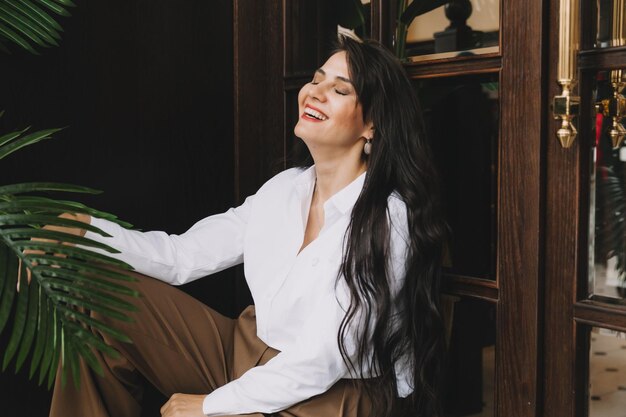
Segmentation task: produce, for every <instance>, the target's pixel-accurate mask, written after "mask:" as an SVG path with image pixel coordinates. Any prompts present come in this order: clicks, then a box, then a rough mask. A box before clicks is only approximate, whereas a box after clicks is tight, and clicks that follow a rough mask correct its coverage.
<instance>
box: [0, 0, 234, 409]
mask: <svg viewBox="0 0 626 417" xmlns="http://www.w3.org/2000/svg"><path fill="white" fill-rule="evenodd" d="M77 3H78V8H76V9H74V10H73V12H72V14H73V17H71V18H69V19H62V20H61V24H62V25H63V27H64V28H65V33H64V35H63V40H62V43H61V46H60V47H59V48H51V49H47V50H43V51H42V55H41V56H32V55H30V54H28V53H24V52H20V51H17V50H16V49H15V48H14V49H13V50H14V53H13V54H12V55H0V109H4V110H5V111H6V113H5V116H4V117H2V118H0V133H6V132H9V131H12V130H16V129H19V128H23V127H25V126H28V125H32V126H33V128H34V129H44V128H50V127H61V126H67V128H66V129H65V130H63V131H62V132H60V133H58V134H56V135H55V139H52V140H49V141H45V142H43V143H40V144H37V145H34V146H33V147H30V148H27V149H24V150H22V151H20V152H18V153H16V154H13V155H12V156H10V157H8V158H6V159H5V160H3V161H2V162H1V163H0V184H9V183H13V182H21V181H36V180H46V181H59V182H69V183H74V184H80V185H86V186H91V187H94V188H98V189H100V190H103V191H104V194H102V195H98V196H72V198H75V199H77V200H79V201H81V202H84V203H87V204H89V205H91V206H93V207H96V208H98V209H101V210H105V211H110V212H113V213H115V214H117V215H118V216H120V217H121V218H123V219H124V220H127V221H129V222H131V223H132V224H134V225H135V227H137V228H139V229H143V230H155V229H157V230H166V231H168V232H171V233H181V232H183V231H185V230H186V229H187V228H188V227H189V226H191V225H192V224H193V223H194V222H195V221H197V220H199V219H200V218H202V217H204V216H206V215H209V214H212V213H217V212H221V211H224V210H226V209H227V208H228V207H230V206H232V205H233V204H234V200H235V194H234V177H233V173H234V170H235V167H234V162H233V161H234V157H233V154H234V145H233V16H232V14H233V5H232V0H212V1H199V0H188V1H184V2H172V1H164V0H150V1H147V0H131V1H129V0H90V1H81V2H77ZM234 276H235V272H234V271H232V270H231V271H226V272H224V273H221V274H218V275H217V276H216V277H212V279H208V280H202V282H197V283H193V284H189V285H187V286H185V287H183V289H184V290H186V291H188V292H190V293H191V294H192V295H194V296H196V297H198V298H200V299H202V301H204V302H206V303H207V304H209V305H211V306H213V307H215V308H216V309H218V310H219V311H222V312H223V313H225V314H228V315H234V314H236V309H237V306H236V304H235V302H234V300H233V297H230V296H229V295H228V294H232V293H233V288H234V287H233V285H234V280H233V277H234ZM225 294H226V296H225ZM5 333H6V332H5ZM5 343H6V335H5V336H4V338H3V339H0V351H4V348H3V347H2V346H3V344H5ZM49 395H50V394H49V393H48V392H47V391H46V390H45V389H38V388H37V387H36V384H35V383H34V382H32V381H28V380H27V377H26V376H25V375H22V374H20V375H17V376H13V372H12V370H10V369H9V370H7V371H5V372H4V373H0V410H2V411H0V414H1V415H2V416H3V417H13V416H20V417H23V416H32V417H39V416H47V413H48V407H49ZM151 396H152V398H153V399H154V401H153V403H158V402H159V401H160V399H159V398H158V395H156V394H154V393H153V394H150V395H148V397H149V398H150V397H151ZM158 405H160V404H158ZM154 407H156V408H154ZM154 407H153V408H150V407H148V408H147V409H146V412H145V415H158V406H154Z"/></svg>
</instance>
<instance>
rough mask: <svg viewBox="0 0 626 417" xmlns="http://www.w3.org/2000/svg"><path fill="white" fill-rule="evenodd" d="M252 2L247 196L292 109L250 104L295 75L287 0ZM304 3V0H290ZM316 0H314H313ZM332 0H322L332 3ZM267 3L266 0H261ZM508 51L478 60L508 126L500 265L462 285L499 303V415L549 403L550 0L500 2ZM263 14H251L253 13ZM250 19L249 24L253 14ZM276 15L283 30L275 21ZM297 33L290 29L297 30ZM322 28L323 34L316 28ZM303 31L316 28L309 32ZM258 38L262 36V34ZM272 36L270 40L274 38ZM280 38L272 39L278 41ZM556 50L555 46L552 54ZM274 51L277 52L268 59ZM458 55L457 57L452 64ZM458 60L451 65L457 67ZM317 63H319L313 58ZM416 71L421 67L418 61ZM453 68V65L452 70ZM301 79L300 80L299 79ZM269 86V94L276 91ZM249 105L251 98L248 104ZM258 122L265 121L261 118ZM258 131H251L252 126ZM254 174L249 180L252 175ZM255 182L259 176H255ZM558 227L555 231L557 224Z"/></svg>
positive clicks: (241, 18)
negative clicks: (255, 75)
mask: <svg viewBox="0 0 626 417" xmlns="http://www.w3.org/2000/svg"><path fill="white" fill-rule="evenodd" d="M286 1H290V0H282V1H280V0H273V1H270V2H248V1H243V0H235V2H234V3H235V13H234V15H235V31H236V33H235V74H236V75H235V77H236V79H235V91H236V108H235V118H236V120H235V123H236V126H235V143H236V156H235V158H236V173H235V175H236V178H237V179H236V183H237V184H238V188H237V194H238V197H239V198H240V199H241V198H242V197H243V196H245V195H246V194H247V193H249V192H250V191H254V189H256V188H255V187H256V186H258V185H259V184H258V183H259V182H260V181H261V180H262V179H264V178H268V177H269V175H270V173H271V168H270V167H269V166H268V165H267V164H266V163H265V162H264V160H263V159H261V160H258V159H255V156H254V155H255V153H256V152H258V150H259V149H265V151H268V150H269V152H271V153H273V154H275V153H280V152H281V149H282V150H284V149H285V148H284V144H285V130H284V122H285V120H286V113H285V112H286V111H287V110H286V109H285V108H283V114H282V115H277V114H276V113H275V112H272V114H271V115H269V116H271V117H278V118H279V119H280V120H282V123H283V124H282V125H280V123H278V122H275V123H271V124H264V123H263V119H265V120H267V119H266V118H267V117H268V115H267V114H266V113H264V112H256V113H253V112H244V111H243V107H242V106H243V105H244V102H245V103H248V104H246V106H250V105H254V103H255V101H257V102H258V100H259V99H261V97H262V98H263V100H270V101H271V102H273V103H276V104H277V105H278V103H280V104H281V105H283V106H284V105H285V91H286V90H285V88H286V87H289V88H291V87H294V85H295V84H294V83H296V82H298V80H296V79H295V78H294V79H293V80H291V83H290V79H289V77H288V76H289V74H287V73H281V72H280V71H281V69H284V68H287V67H288V65H287V63H286V62H284V61H280V64H281V65H278V62H277V61H278V60H284V59H285V57H286V56H287V55H286V54H285V50H286V49H287V48H288V44H287V42H290V40H289V39H288V36H287V35H288V34H287V28H292V26H291V25H290V24H289V22H287V21H286V20H287V19H290V18H291V17H289V16H290V15H289V14H288V13H287V12H286V8H285V4H286V3H285V2H286ZM291 1H292V2H293V3H298V2H300V1H305V0H291ZM309 1H310V0H309ZM326 1H328V0H318V2H319V4H320V7H321V8H323V7H328V5H327V4H326ZM261 3H263V4H261ZM390 3H391V2H389V1H385V0H373V2H372V14H373V15H372V37H373V38H375V39H378V40H380V41H381V42H383V43H384V44H386V45H387V46H391V42H392V30H393V21H394V19H395V16H394V14H393V12H394V11H393V10H392V7H391V6H390ZM502 3H503V4H502V7H501V25H500V27H501V33H500V37H501V42H500V44H501V45H502V47H501V51H502V53H501V54H499V55H498V54H496V55H494V56H491V57H487V58H486V59H482V60H481V63H482V64H481V65H483V66H482V67H481V66H480V65H474V72H476V73H479V72H485V71H489V72H493V71H499V73H500V80H501V81H500V102H501V114H500V120H501V123H500V124H501V127H500V149H499V156H498V190H499V191H498V203H497V212H498V219H497V232H498V243H497V262H496V263H497V267H496V284H495V285H494V284H490V285H489V286H487V285H482V286H481V285H477V286H472V285H471V284H469V285H466V284H467V283H461V284H462V285H461V286H463V285H465V286H464V287H462V288H463V291H465V292H464V294H474V296H476V297H479V298H480V297H483V298H487V299H490V300H492V301H494V302H496V304H497V339H496V370H495V372H496V381H499V382H501V383H499V384H497V385H496V404H497V409H496V410H495V411H496V415H497V416H501V417H505V416H506V417H509V416H519V417H536V416H538V415H540V413H541V407H542V404H541V403H542V398H543V397H542V396H541V389H542V377H543V374H542V372H541V367H542V364H543V362H542V353H541V352H542V348H543V344H542V342H543V340H542V326H541V321H540V320H541V317H542V308H541V306H542V301H543V286H542V277H543V272H544V271H543V268H544V265H543V262H544V257H543V239H544V234H545V233H546V231H545V227H544V224H545V222H544V217H543V208H544V207H545V203H544V202H545V191H546V190H545V187H544V186H542V184H544V179H545V175H546V166H545V159H544V158H543V157H542V155H543V153H542V152H544V150H545V148H546V134H545V131H546V129H545V128H546V125H547V124H548V123H547V116H546V114H547V100H546V86H547V83H548V81H547V78H546V75H547V73H546V67H547V66H546V63H545V62H546V61H545V60H546V56H548V44H547V43H546V42H545V36H546V30H547V27H546V26H547V25H546V24H547V23H548V16H549V14H548V13H549V8H548V7H547V5H548V2H546V1H534V0H518V1H516V2H502ZM266 18H269V19H271V20H270V23H269V26H267V25H265V26H264V27H263V28H257V26H255V25H258V24H259V23H258V22H259V21H261V20H263V19H266ZM253 20H254V21H256V22H257V23H254V22H252V21H253ZM247 22H251V26H250V27H248V26H247V25H248V23H247ZM277 23H278V24H279V25H280V26H279V27H282V33H280V32H277V31H276V28H275V27H274V26H272V25H276V24H277ZM259 30H262V31H263V36H269V38H268V39H267V40H266V41H261V38H260V37H258V38H256V37H255V35H257V34H258V31H259ZM291 35H293V33H291ZM318 35H319V34H318ZM303 36H312V34H310V33H309V34H304V35H303ZM313 36H317V35H313ZM255 39H259V41H258V42H257V41H256V40H255ZM264 42H268V44H269V45H271V47H269V48H268V46H267V44H265V43H264ZM271 48H275V49H273V50H272V49H271ZM550 56H551V55H550ZM270 61H271V62H270ZM250 65H253V66H254V67H256V68H257V69H260V70H261V71H263V72H264V74H265V76H269V77H273V78H271V80H272V81H271V87H270V85H266V86H265V87H263V88H261V87H250V88H252V90H249V89H247V88H248V87H246V86H248V85H249V83H250V82H251V81H250V80H249V79H247V75H246V74H247V72H246V71H248V72H249V68H250ZM455 65H456V66H455ZM424 68H426V70H427V71H430V73H431V75H433V74H436V72H437V71H440V70H442V69H444V66H443V65H440V63H434V64H432V65H431V66H430V67H422V69H424ZM451 68H452V69H453V71H456V73H459V72H461V71H463V65H457V64H453V65H452V66H451ZM452 69H451V70H452ZM312 70H314V68H312ZM411 70H413V71H418V72H419V70H420V69H419V68H412V69H411ZM451 70H449V73H452V72H450V71H451ZM292 84H294V85H292ZM270 95H271V96H270ZM248 108H249V107H248ZM255 126H256V127H259V128H258V129H256V128H254V127H255ZM251 135H252V136H251ZM247 181H251V182H250V183H248V182H247ZM254 182H256V183H255V184H253V183H254ZM551 232H554V231H553V229H551Z"/></svg>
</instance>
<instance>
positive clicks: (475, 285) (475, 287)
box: [443, 274, 498, 302]
mask: <svg viewBox="0 0 626 417" xmlns="http://www.w3.org/2000/svg"><path fill="white" fill-rule="evenodd" d="M443 291H444V292H445V293H446V294H450V295H460V296H468V297H471V298H478V299H481V300H486V301H492V302H495V301H498V287H497V286H496V282H495V281H492V280H489V279H479V278H474V277H463V276H459V275H447V274H446V275H444V284H443Z"/></svg>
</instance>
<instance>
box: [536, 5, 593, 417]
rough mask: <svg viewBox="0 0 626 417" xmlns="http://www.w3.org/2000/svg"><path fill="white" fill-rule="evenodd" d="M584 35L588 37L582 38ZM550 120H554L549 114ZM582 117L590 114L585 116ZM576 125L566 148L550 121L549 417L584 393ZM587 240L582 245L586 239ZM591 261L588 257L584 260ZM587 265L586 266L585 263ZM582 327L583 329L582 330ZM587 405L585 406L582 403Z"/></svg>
mask: <svg viewBox="0 0 626 417" xmlns="http://www.w3.org/2000/svg"><path fill="white" fill-rule="evenodd" d="M549 6H550V12H549V15H550V20H549V23H548V27H558V19H559V1H558V0H552V1H550V3H549ZM583 36H584V34H583ZM546 37H547V42H548V45H549V48H548V51H549V53H548V56H547V64H548V69H549V70H548V80H547V82H548V84H547V86H546V93H547V97H548V99H551V98H552V97H554V96H555V95H557V94H560V89H559V88H558V85H557V83H556V79H557V66H558V48H559V39H558V31H556V30H553V31H548V33H547V34H546ZM546 114H547V117H549V116H550V113H549V110H546ZM581 114H585V113H584V112H581ZM579 122H580V118H579V119H578V120H576V121H575V124H576V125H577V127H578V129H579V132H578V137H577V138H576V140H575V142H574V144H573V146H572V147H571V148H569V149H564V148H562V147H561V144H560V143H559V141H558V139H557V138H556V131H557V129H558V128H559V125H560V123H559V122H558V121H555V120H550V122H549V123H547V129H546V135H547V137H546V151H545V154H546V193H545V196H546V197H545V200H546V216H545V217H546V229H545V230H546V236H545V239H546V240H545V241H546V250H545V296H544V303H545V306H546V309H545V311H546V314H544V329H545V330H544V335H545V337H544V344H543V345H544V349H543V351H544V355H543V361H542V364H543V369H544V379H545V381H546V384H545V387H544V390H543V403H544V407H543V409H544V414H545V415H546V416H554V417H574V415H576V408H577V407H576V405H577V404H578V405H579V406H580V404H581V401H580V399H579V398H578V397H579V396H580V395H581V393H580V392H577V387H576V374H577V371H576V364H577V363H578V362H579V360H577V354H576V347H577V345H578V346H580V341H579V340H578V339H580V336H581V335H578V334H577V326H576V325H575V323H574V320H573V303H574V300H575V298H576V286H575V281H576V277H577V276H578V274H579V267H580V264H579V263H577V262H576V260H578V259H581V258H580V256H579V255H580V251H581V250H582V249H583V248H581V247H579V243H578V242H579V240H581V239H582V238H581V237H580V234H581V233H585V230H584V229H583V230H581V228H580V227H581V226H580V223H579V219H580V216H581V213H580V205H579V204H580V183H579V177H578V173H580V170H581V164H580V163H581V151H580V149H581V146H582V141H584V138H585V136H586V132H585V130H586V128H585V126H584V125H583V126H581V125H580V123H579ZM581 241H582V240H581ZM585 259H586V257H585ZM581 263H582V261H581ZM579 327H580V326H579ZM583 404H584V402H583Z"/></svg>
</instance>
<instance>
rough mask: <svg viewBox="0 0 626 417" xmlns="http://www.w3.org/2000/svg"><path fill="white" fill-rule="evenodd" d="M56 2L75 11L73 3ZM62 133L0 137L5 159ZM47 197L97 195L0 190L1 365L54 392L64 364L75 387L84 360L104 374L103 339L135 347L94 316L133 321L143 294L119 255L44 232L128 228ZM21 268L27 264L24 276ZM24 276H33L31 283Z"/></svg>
mask: <svg viewBox="0 0 626 417" xmlns="http://www.w3.org/2000/svg"><path fill="white" fill-rule="evenodd" d="M0 1H2V0H0ZM38 2H39V3H42V4H44V3H47V2H46V1H38ZM48 2H49V1H48ZM57 3H63V4H65V5H69V4H71V2H69V1H68V0H65V1H63V2H61V1H59V0H57ZM44 5H45V4H44ZM0 116H1V114H0ZM58 130H59V129H47V130H42V131H38V132H33V133H27V132H28V128H27V129H23V130H19V131H15V132H12V133H9V134H6V135H3V136H0V159H2V158H3V157H5V156H7V155H9V154H11V153H13V152H15V151H16V150H18V149H21V148H23V147H25V146H28V145H31V144H34V143H37V142H39V141H41V140H44V139H48V138H50V137H51V135H52V134H53V133H55V132H57V131H58ZM50 191H52V192H67V193H85V194H96V193H99V191H97V190H93V189H91V188H88V187H81V186H75V185H69V184H59V183H48V182H37V183H22V184H13V185H4V186H0V333H2V331H3V330H5V328H8V329H11V330H10V331H11V334H10V336H9V341H8V344H7V346H6V349H5V351H4V352H3V355H2V358H1V361H2V370H5V369H6V368H7V367H8V366H9V364H10V363H12V362H15V369H16V371H19V370H20V369H21V368H22V367H23V365H24V363H26V361H27V359H28V357H29V356H30V377H31V378H34V377H36V378H37V379H38V381H39V383H40V384H43V383H47V385H48V386H49V387H50V386H51V385H52V383H53V382H54V378H55V375H56V373H57V369H58V368H59V364H60V369H61V370H62V373H61V374H62V380H63V381H65V380H66V378H67V373H68V372H71V373H72V375H73V377H74V381H75V383H76V384H77V385H78V384H79V383H80V379H79V373H78V360H79V358H82V359H83V360H84V361H85V363H87V364H88V365H89V366H90V367H91V368H93V369H94V371H96V372H98V373H100V374H102V368H101V365H100V364H99V362H98V360H97V359H96V356H95V354H94V352H95V351H99V352H102V353H103V354H106V355H110V356H116V355H117V352H116V351H115V349H113V348H111V347H110V346H108V345H107V344H106V343H105V342H104V340H103V338H102V336H101V335H102V334H107V335H110V336H111V337H114V338H117V339H119V340H122V341H125V342H130V339H129V338H128V337H127V336H125V335H124V334H122V333H121V332H119V331H118V330H116V329H115V328H113V327H111V326H110V325H109V324H105V323H104V322H103V321H101V320H99V319H98V318H97V317H107V318H110V319H114V320H120V321H130V320H131V318H130V316H129V315H128V313H129V312H132V311H135V307H134V305H133V304H132V302H131V301H130V300H132V298H133V297H136V296H138V295H139V294H138V293H137V292H136V291H134V290H132V289H130V288H128V287H127V286H126V285H124V283H126V282H130V281H133V280H134V279H133V278H132V277H130V276H129V275H128V274H126V271H128V270H130V269H132V268H131V267H130V266H129V265H127V264H126V263H124V262H122V261H120V260H117V259H115V258H112V257H110V256H108V254H114V253H118V251H117V250H115V249H114V248H112V247H110V246H108V245H105V244H102V243H99V242H97V241H95V240H92V239H88V238H85V237H81V236H76V235H73V234H70V233H66V232H63V231H59V230H53V229H50V228H48V227H46V226H57V227H62V228H81V229H84V230H89V231H91V232H94V233H97V234H100V235H102V236H107V235H106V233H104V232H103V231H101V230H99V229H98V228H96V227H94V226H92V225H88V224H84V223H82V222H78V221H75V220H71V219H66V218H62V217H59V214H61V213H67V212H70V213H85V214H90V215H95V216H97V217H101V218H106V219H109V220H111V221H114V222H117V223H118V224H120V225H122V226H124V227H130V225H129V224H128V223H125V222H122V221H120V220H118V219H117V218H116V216H114V215H113V214H110V213H106V212H102V211H99V210H95V209H92V208H89V207H87V206H85V205H83V204H81V203H77V202H73V201H69V200H57V199H53V198H50V197H47V196H42V195H35V194H33V193H37V194H41V193H47V192H50ZM61 230H63V229H61ZM18 261H21V263H22V269H21V271H22V273H21V276H20V277H18ZM26 269H28V270H30V272H31V275H32V282H31V283H30V284H28V283H27V280H26V272H25V271H26ZM18 279H19V280H20V285H19V288H20V290H19V292H18V291H16V288H17V283H18ZM94 313H96V314H95V315H94ZM11 317H12V322H11V325H10V326H8V327H7V326H6V325H7V324H8V323H9V319H10V318H11ZM107 323H109V322H108V321H107Z"/></svg>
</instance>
